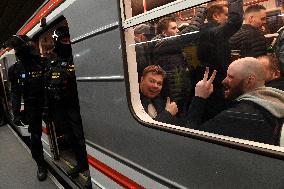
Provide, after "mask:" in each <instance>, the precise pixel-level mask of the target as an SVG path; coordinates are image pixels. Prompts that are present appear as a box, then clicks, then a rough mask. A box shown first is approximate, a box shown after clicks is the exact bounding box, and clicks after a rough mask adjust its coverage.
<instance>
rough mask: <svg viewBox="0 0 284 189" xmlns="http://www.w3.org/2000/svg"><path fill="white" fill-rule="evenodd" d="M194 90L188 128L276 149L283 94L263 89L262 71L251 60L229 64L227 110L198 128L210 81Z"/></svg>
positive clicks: (210, 85)
mask: <svg viewBox="0 0 284 189" xmlns="http://www.w3.org/2000/svg"><path fill="white" fill-rule="evenodd" d="M208 74H209V69H208V68H207V69H206V72H205V74H204V78H203V80H201V81H199V82H198V83H197V84H196V87H195V97H194V99H193V102H192V103H191V106H190V108H189V115H188V121H187V127H190V128H194V129H198V130H202V131H207V132H212V133H215V134H220V135H225V136H232V137H236V138H241V139H248V140H252V141H257V142H262V143H267V144H274V145H279V134H280V131H281V126H282V123H283V122H282V121H283V118H284V91H282V90H278V89H275V88H271V87H265V86H264V83H265V77H264V70H263V67H262V65H261V64H260V63H259V61H258V60H257V59H255V58H252V57H246V58H242V59H238V60H236V61H234V62H232V64H230V66H229V68H228V70H227V76H226V78H225V79H224V80H223V82H222V84H223V86H224V88H225V90H224V96H225V98H226V99H228V100H231V103H230V104H229V106H228V107H227V108H226V109H225V110H224V111H222V112H221V113H219V114H218V115H216V116H215V117H214V118H212V119H210V120H208V121H207V122H205V123H203V124H201V120H202V116H203V114H204V111H205V110H206V108H208V107H207V105H206V101H207V100H206V99H207V98H208V97H209V96H210V94H211V93H212V92H213V84H212V82H213V80H214V77H215V74H216V73H214V74H213V78H212V77H211V78H210V79H209V80H207V78H208Z"/></svg>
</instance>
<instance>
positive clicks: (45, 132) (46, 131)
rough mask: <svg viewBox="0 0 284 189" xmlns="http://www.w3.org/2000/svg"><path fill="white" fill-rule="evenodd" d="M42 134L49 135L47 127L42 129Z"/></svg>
mask: <svg viewBox="0 0 284 189" xmlns="http://www.w3.org/2000/svg"><path fill="white" fill-rule="evenodd" d="M42 132H43V133H44V134H46V135H48V129H47V128H46V127H42Z"/></svg>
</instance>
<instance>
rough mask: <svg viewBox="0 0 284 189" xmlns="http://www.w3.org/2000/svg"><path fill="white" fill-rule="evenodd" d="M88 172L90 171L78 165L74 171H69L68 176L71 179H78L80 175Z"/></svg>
mask: <svg viewBox="0 0 284 189" xmlns="http://www.w3.org/2000/svg"><path fill="white" fill-rule="evenodd" d="M86 170H88V168H84V167H82V166H79V165H76V166H75V167H74V168H73V169H71V170H69V171H68V172H67V174H68V176H69V177H71V178H76V177H77V176H79V173H81V172H84V171H86Z"/></svg>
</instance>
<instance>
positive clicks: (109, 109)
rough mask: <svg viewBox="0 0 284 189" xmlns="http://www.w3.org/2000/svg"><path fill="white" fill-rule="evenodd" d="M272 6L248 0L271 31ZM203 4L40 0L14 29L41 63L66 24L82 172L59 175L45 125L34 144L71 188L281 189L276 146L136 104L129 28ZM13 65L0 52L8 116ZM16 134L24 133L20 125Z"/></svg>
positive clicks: (59, 154) (56, 139)
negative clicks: (177, 121) (265, 15)
mask: <svg viewBox="0 0 284 189" xmlns="http://www.w3.org/2000/svg"><path fill="white" fill-rule="evenodd" d="M155 2H156V3H155ZM277 2H278V1H274V0H266V1H260V0H259V1H257V3H262V4H263V5H264V6H265V7H266V8H267V11H270V12H273V13H274V12H275V14H271V15H272V16H271V17H269V18H270V20H272V21H271V25H272V26H274V27H278V26H276V25H277V24H278V23H279V22H281V20H280V21H279V19H282V17H281V16H279V15H280V14H281V11H282V10H281V9H282V7H281V6H279V5H278V4H277ZM207 3H209V1H208V0H163V1H150V0H144V1H142V0H141V1H139V0H113V1H106V0H95V1H94V0H47V1H46V2H45V3H44V4H43V5H42V6H41V7H40V8H39V9H38V10H37V11H36V12H35V13H34V15H33V16H32V17H31V18H30V19H29V20H28V21H27V22H26V23H25V24H24V25H23V26H22V28H21V29H20V30H19V31H18V33H17V34H26V35H28V36H29V37H31V38H32V39H33V41H34V42H35V44H36V45H37V47H38V49H39V51H40V53H41V55H42V56H44V57H49V56H51V55H50V54H51V53H50V52H51V51H52V48H53V40H52V33H53V31H54V30H55V29H56V28H57V27H59V26H61V25H68V27H69V32H70V35H71V42H72V52H73V59H74V64H75V70H76V78H77V87H78V97H79V101H80V112H81V116H82V121H83V127H84V134H85V139H86V148H87V153H88V162H89V173H82V174H80V177H79V178H76V179H75V180H72V179H71V178H69V177H68V176H67V174H66V172H67V170H68V169H70V168H72V166H74V164H73V163H74V158H73V157H72V154H70V150H68V146H66V145H65V144H64V143H63V142H62V140H61V138H62V134H61V133H60V129H59V130H58V129H57V128H56V127H55V126H54V125H52V124H46V123H45V122H43V126H42V128H43V129H42V133H43V135H42V143H43V146H44V153H45V159H46V161H47V162H48V163H49V164H50V166H52V167H53V168H54V170H55V171H56V172H57V173H58V174H60V175H61V176H62V177H63V178H64V179H65V180H66V181H67V182H68V183H69V184H70V186H71V187H72V188H83V187H84V183H85V182H86V176H88V174H89V175H90V176H91V182H92V187H93V188H108V189H118V188H132V189H133V188H135V189H142V188H149V189H158V188H183V189H184V188H206V189H208V188H237V189H239V188H268V189H271V188H283V187H284V174H283V172H284V161H283V160H284V148H283V147H280V146H273V145H268V144H263V143H258V142H254V141H248V140H243V139H238V138H233V137H229V136H221V135H217V134H213V133H208V132H203V131H198V130H193V129H189V128H185V127H182V126H179V125H171V124H167V123H161V122H158V121H155V120H153V119H152V118H151V117H149V116H148V114H147V113H146V112H145V110H144V109H143V107H142V104H141V101H140V94H139V83H138V73H137V61H136V52H135V41H134V27H135V26H137V25H139V24H142V23H150V22H154V21H155V20H157V19H159V18H162V17H165V16H169V15H171V16H177V17H179V18H180V17H183V19H180V20H179V22H184V21H185V20H187V19H190V17H191V16H192V15H191V14H194V11H195V8H196V7H197V6H200V5H206V4H207ZM246 3H247V4H249V3H251V2H249V1H246ZM141 6H142V7H141ZM244 6H245V5H244ZM137 7H139V8H137ZM275 15H276V16H275ZM274 32H275V31H274ZM15 62H16V57H15V53H14V50H12V49H2V51H1V56H0V64H1V78H2V84H3V85H2V88H3V95H2V98H3V101H4V102H5V103H4V104H5V110H6V113H7V118H8V119H10V120H12V119H13V113H12V109H11V99H10V85H9V80H8V77H7V70H8V68H9V66H11V65H12V64H13V63H15ZM14 126H15V125H14ZM15 127H17V126H15ZM17 129H18V130H19V131H20V133H21V134H23V135H25V136H27V135H28V132H27V126H26V125H25V126H21V127H17ZM63 137H64V136H63ZM31 171H34V170H31ZM35 176H36V175H35ZM29 179H30V178H29Z"/></svg>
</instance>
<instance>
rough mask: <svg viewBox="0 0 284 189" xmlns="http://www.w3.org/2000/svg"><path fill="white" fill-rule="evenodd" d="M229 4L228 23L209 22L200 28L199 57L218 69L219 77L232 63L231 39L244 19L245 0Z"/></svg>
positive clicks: (223, 74) (234, 0)
mask: <svg viewBox="0 0 284 189" xmlns="http://www.w3.org/2000/svg"><path fill="white" fill-rule="evenodd" d="M228 4H229V7H228V8H229V12H228V14H229V15H228V20H227V22H226V23H224V24H222V25H220V24H217V23H214V22H208V23H206V24H204V25H202V26H201V29H200V44H199V48H198V57H199V59H200V61H201V62H202V64H203V65H204V66H209V67H210V68H212V69H216V70H217V71H218V74H217V77H218V75H220V77H225V75H226V71H227V68H228V65H229V63H230V48H229V39H230V38H231V37H232V36H233V35H234V34H235V33H236V32H237V31H238V30H239V29H240V27H241V25H242V21H243V1H242V0H229V1H228ZM202 75H203V73H202Z"/></svg>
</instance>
